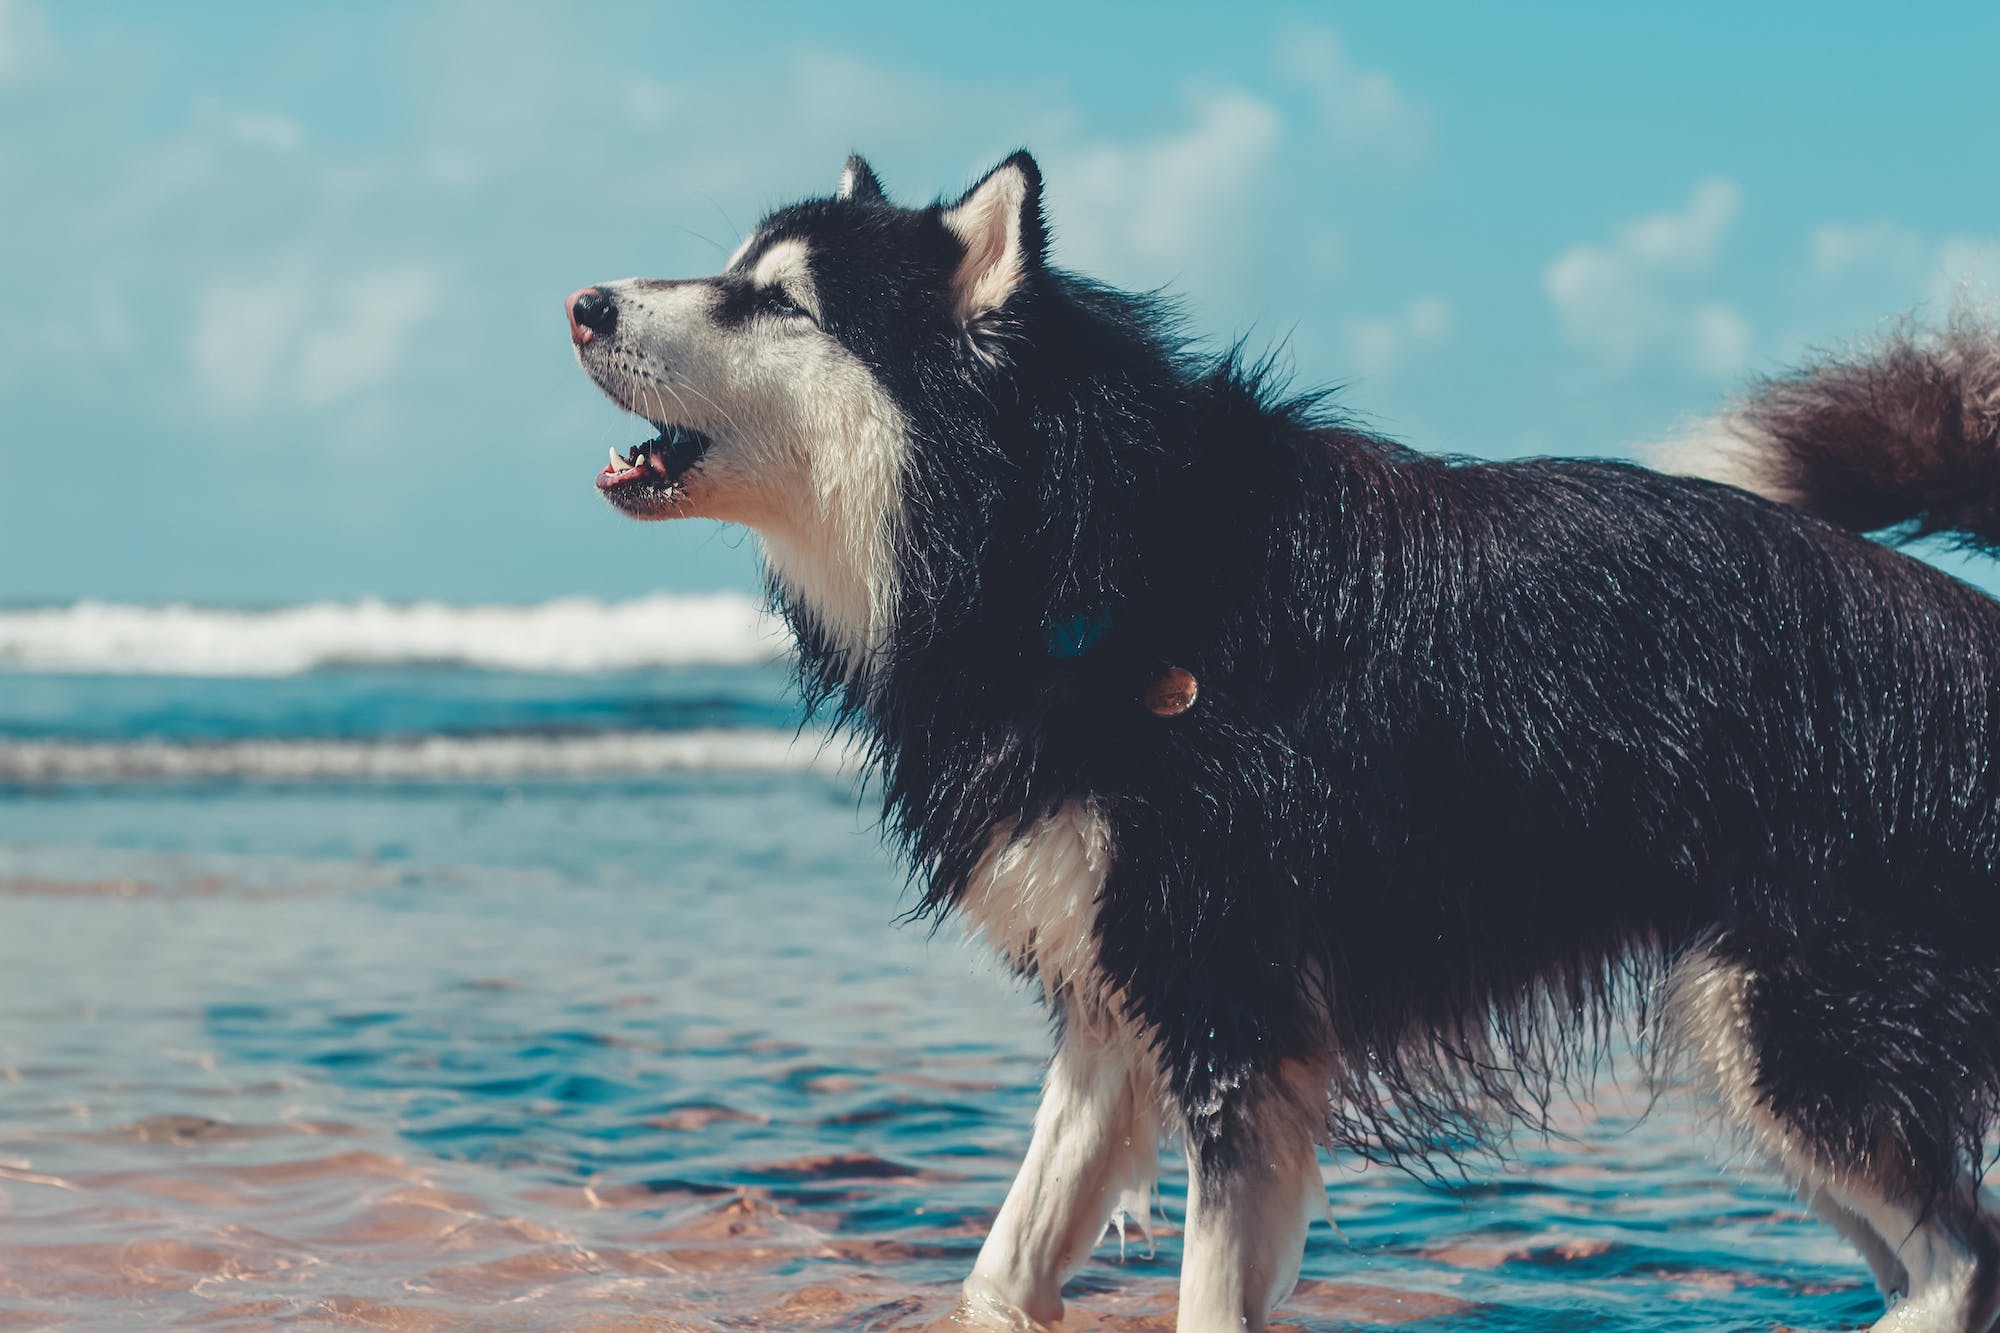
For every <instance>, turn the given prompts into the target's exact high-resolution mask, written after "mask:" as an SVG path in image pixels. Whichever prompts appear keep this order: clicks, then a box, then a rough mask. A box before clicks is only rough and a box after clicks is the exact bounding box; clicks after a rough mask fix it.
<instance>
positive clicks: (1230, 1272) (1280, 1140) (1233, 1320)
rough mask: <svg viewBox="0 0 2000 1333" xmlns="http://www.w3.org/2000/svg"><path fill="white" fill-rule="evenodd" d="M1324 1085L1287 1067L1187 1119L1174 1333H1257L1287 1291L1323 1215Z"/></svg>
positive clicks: (1317, 1074) (1310, 1071)
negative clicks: (1261, 1083)
mask: <svg viewBox="0 0 2000 1333" xmlns="http://www.w3.org/2000/svg"><path fill="white" fill-rule="evenodd" d="M1327 1086H1328V1080H1327V1078H1326V1075H1325V1071H1324V1070H1322V1069H1316V1068H1313V1067H1311V1066H1310V1065H1309V1064H1308V1063H1307V1062H1292V1063H1289V1064H1287V1065H1285V1066H1282V1067H1281V1069H1280V1071H1279V1076H1278V1077H1277V1078H1276V1079H1273V1080H1269V1081H1268V1083H1267V1085H1266V1086H1258V1085H1254V1084H1253V1085H1251V1086H1250V1087H1246V1088H1243V1089H1239V1090H1237V1091H1235V1092H1233V1093H1232V1094H1230V1096H1229V1098H1228V1101H1227V1104H1225V1105H1223V1106H1220V1107H1204V1108H1201V1110H1200V1111H1198V1112H1195V1113H1193V1114H1190V1115H1188V1117H1187V1118H1188V1122H1189V1123H1188V1125H1187V1159H1188V1197H1187V1223H1186V1229H1185V1232H1184V1236H1183V1240H1182V1246H1181V1305H1180V1318H1179V1322H1178V1323H1177V1324H1176V1325H1175V1328H1176V1329H1177V1330H1178V1333H1223V1331H1224V1330H1228V1331H1229V1333H1242V1331H1243V1330H1250V1331H1251V1333H1256V1331H1257V1330H1261V1329H1263V1328H1264V1327H1265V1321H1266V1320H1267V1319H1268V1318H1269V1317H1270V1314H1271V1311H1272V1309H1273V1308H1275V1307H1276V1306H1277V1304H1278V1303H1279V1302H1280V1301H1282V1300H1284V1299H1285V1298H1286V1297H1287V1296H1289V1295H1291V1293H1292V1288H1293V1287H1294V1286H1295V1285H1297V1283H1298V1280H1299V1263H1300V1260H1301V1259H1302V1258H1303V1256H1304V1251H1305V1237H1306V1228H1307V1226H1308V1225H1309V1224H1310V1223H1311V1222H1312V1220H1313V1219H1314V1218H1316V1217H1325V1216H1326V1215H1327V1202H1326V1184H1325V1182H1324V1181H1323V1180H1322V1179H1321V1176H1320V1171H1319V1156H1318V1138H1319V1136H1320V1134H1321V1133H1322V1132H1323V1126H1324V1124H1325V1118H1326V1117H1325V1106H1326V1098H1327Z"/></svg>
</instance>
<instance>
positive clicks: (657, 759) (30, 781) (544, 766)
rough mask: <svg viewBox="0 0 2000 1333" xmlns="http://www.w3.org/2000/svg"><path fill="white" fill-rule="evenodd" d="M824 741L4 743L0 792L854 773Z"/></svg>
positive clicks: (702, 734) (703, 735)
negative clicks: (6, 788)
mask: <svg viewBox="0 0 2000 1333" xmlns="http://www.w3.org/2000/svg"><path fill="white" fill-rule="evenodd" d="M854 765H855V757H854V755H853V754H852V752H851V751H850V750H849V749H848V747H846V746H845V745H842V744H840V743H838V742H829V740H828V738H827V737H826V736H825V735H824V734H820V733H813V732H807V733H804V734H798V733H795V732H791V731H781V730H776V729H766V728H734V729H722V728H717V729H712V730H701V731H668V732H632V731H623V732H601V733H589V734H580V735H471V736H444V735H434V736H412V737H398V738H371V739H366V740H290V739H263V738H260V739H256V740H242V741H219V742H194V743H187V742H175V741H155V740H142V741H39V740H38V741H15V742H10V743H7V744H0V784H10V785H12V784H19V785H25V786H44V785H52V786H62V785H70V784H81V785H86V786H87V785H95V784H101V783H112V784H116V783H149V782H181V781H192V782H202V781H238V782H253V783H257V782H279V783H291V782H347V781H351V782H494V781H508V780H513V779H526V778H564V777H622V776H628V775H641V774H648V773H820V774H829V775H831V774H838V773H842V772H849V771H852V770H853V768H854Z"/></svg>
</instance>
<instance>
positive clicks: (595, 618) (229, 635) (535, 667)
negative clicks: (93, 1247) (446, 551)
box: [0, 593, 785, 676]
mask: <svg viewBox="0 0 2000 1333" xmlns="http://www.w3.org/2000/svg"><path fill="white" fill-rule="evenodd" d="M784 651H785V638H784V635H783V633H782V630H781V628H780V626H779V625H778V624H777V622H776V621H775V620H774V619H773V618H772V617H771V616H770V615H769V614H768V613H767V612H766V611H765V610H764V609H763V607H762V606H761V605H759V604H758V603H757V602H756V601H754V600H753V599H751V598H749V597H745V596H743V595H742V594H740V593H707V594H659V595H655V596H650V597H639V598H633V599H630V600H624V601H603V600H599V599H597V598H592V597H566V598H562V599H560V600H558V601H552V602H541V603H537V604H533V605H527V606H506V605H453V604H449V603H444V602H413V603H394V602H385V601H377V600H372V599H371V600H364V601H355V602H313V603H308V604H303V605H298V606H288V607H280V608H276V609H272V610H255V611H252V610H229V609H218V608H211V607H197V606H187V605H172V606H135V605H128V604H120V603H114V602H97V601H83V602H77V603H74V604H72V605H69V606H60V607H45V608H34V609H26V610H11V611H0V670H12V671H44V672H76V673H91V674H105V675H162V676H289V675H296V674H299V673H301V672H306V671H312V670H315V669H317V668H322V667H335V666H457V667H473V668H480V669H486V670H496V671H546V672H600V671H630V670H636V669H640V668H644V667H678V666H733V665H750V664H754V663H759V662H768V661H771V660H773V659H775V658H778V657H780V656H782V655H783V653H784Z"/></svg>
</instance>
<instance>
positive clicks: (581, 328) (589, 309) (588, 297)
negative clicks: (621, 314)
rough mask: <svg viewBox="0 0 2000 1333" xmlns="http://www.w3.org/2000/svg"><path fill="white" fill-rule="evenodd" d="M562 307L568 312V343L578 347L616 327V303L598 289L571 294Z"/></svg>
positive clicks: (586, 288)
mask: <svg viewBox="0 0 2000 1333" xmlns="http://www.w3.org/2000/svg"><path fill="white" fill-rule="evenodd" d="M564 305H565V307H566V308H567V309H568V310H569V336H570V341H571V342H574V343H575V344H576V345H577V346H578V347H581V346H583V345H584V344H585V343H587V342H589V341H590V340H591V339H592V338H602V337H604V336H606V335H608V334H609V333H610V332H611V331H612V330H613V329H615V328H617V327H618V303H617V302H616V301H614V300H612V299H611V294H610V293H609V292H607V291H605V290H603V289H602V288H600V287H585V288H584V289H583V290H582V291H580V292H573V293H571V294H570V298H569V300H568V301H566V302H565V303H564Z"/></svg>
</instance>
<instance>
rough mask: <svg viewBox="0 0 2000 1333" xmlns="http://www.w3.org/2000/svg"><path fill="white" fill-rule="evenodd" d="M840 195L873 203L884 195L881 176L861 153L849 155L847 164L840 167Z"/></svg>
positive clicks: (843, 197)
mask: <svg viewBox="0 0 2000 1333" xmlns="http://www.w3.org/2000/svg"><path fill="white" fill-rule="evenodd" d="M840 197H841V198H842V199H859V200H861V201H863V202H871V203H872V202H873V201H875V200H878V199H881V198H883V197H884V196H883V193H882V181H881V178H880V177H878V176H877V175H876V174H875V171H874V169H873V168H872V167H870V166H869V165H868V164H867V163H866V162H865V161H863V160H862V158H861V154H859V153H855V154H854V155H852V156H851V157H849V158H848V159H847V165H846V166H844V167H842V168H841V169H840Z"/></svg>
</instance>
